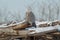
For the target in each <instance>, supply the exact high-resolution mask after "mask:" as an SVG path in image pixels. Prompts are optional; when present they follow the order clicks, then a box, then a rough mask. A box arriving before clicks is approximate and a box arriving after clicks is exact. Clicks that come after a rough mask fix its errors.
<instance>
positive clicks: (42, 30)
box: [28, 26, 57, 34]
mask: <svg viewBox="0 0 60 40" xmlns="http://www.w3.org/2000/svg"><path fill="white" fill-rule="evenodd" d="M55 29H56V30H57V28H56V27H52V26H50V27H40V28H28V30H29V31H31V30H35V31H34V32H31V34H34V33H40V32H45V31H50V30H55Z"/></svg>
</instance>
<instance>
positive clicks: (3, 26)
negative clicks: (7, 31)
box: [0, 25, 8, 28]
mask: <svg viewBox="0 0 60 40" xmlns="http://www.w3.org/2000/svg"><path fill="white" fill-rule="evenodd" d="M5 27H8V26H5V25H0V28H5Z"/></svg>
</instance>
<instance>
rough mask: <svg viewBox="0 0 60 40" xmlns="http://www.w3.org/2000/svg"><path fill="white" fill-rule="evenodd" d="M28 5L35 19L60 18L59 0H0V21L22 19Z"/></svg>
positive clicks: (52, 19) (48, 19) (51, 19)
mask: <svg viewBox="0 0 60 40" xmlns="http://www.w3.org/2000/svg"><path fill="white" fill-rule="evenodd" d="M28 7H31V10H32V12H33V13H34V14H35V16H36V20H40V21H41V20H42V21H54V20H60V0H0V23H5V22H9V21H21V20H24V19H25V15H26V9H27V8H28Z"/></svg>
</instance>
